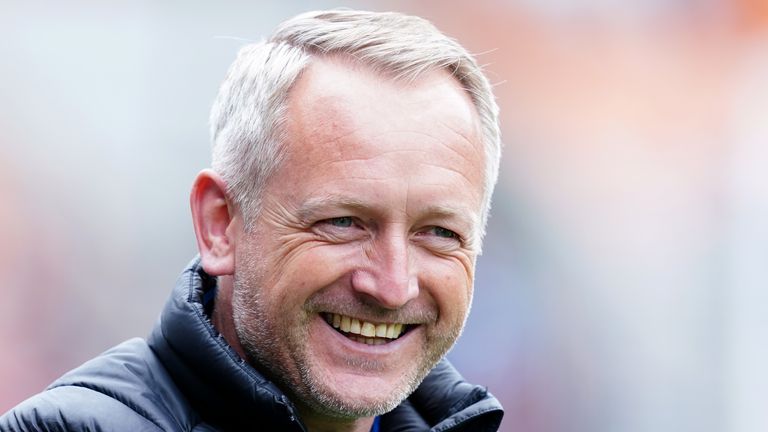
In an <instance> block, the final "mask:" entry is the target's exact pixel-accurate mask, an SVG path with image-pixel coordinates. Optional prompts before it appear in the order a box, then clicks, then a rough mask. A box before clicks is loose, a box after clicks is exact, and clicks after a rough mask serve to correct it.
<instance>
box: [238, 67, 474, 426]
mask: <svg viewBox="0 0 768 432" xmlns="http://www.w3.org/2000/svg"><path fill="white" fill-rule="evenodd" d="M287 119H288V120H287V123H286V132H287V135H286V137H285V142H286V143H287V158H286V159H285V161H284V162H283V164H282V165H281V168H280V169H279V170H278V172H277V173H276V174H275V175H274V176H273V177H272V178H271V179H270V182H269V184H268V185H267V187H266V189H265V192H264V198H263V205H262V207H261V209H262V210H261V213H260V215H259V216H258V218H257V220H256V221H255V224H254V227H253V229H252V230H251V231H250V232H248V233H244V232H240V233H239V234H238V237H237V240H236V242H237V243H236V264H235V275H234V279H235V289H234V309H235V311H234V319H235V327H236V330H237V334H238V338H239V339H240V342H241V344H242V345H243V348H244V350H245V352H246V355H247V356H248V357H249V361H251V362H252V363H253V364H255V365H256V366H257V367H258V368H259V369H261V370H262V371H265V372H266V374H267V375H268V376H269V377H270V378H271V379H273V380H275V381H276V382H277V383H278V385H280V386H281V387H282V388H283V390H285V391H286V392H288V393H289V394H291V395H292V396H293V397H294V400H295V401H296V402H297V403H298V404H299V405H300V406H304V407H306V408H308V409H311V410H312V411H313V412H316V413H321V414H322V415H329V416H334V417H363V416H370V415H374V414H380V413H383V412H386V411H389V410H391V409H392V408H394V407H395V406H396V405H397V404H398V403H400V401H401V400H402V399H404V398H405V397H407V396H408V395H409V394H410V393H411V392H412V391H413V390H414V389H415V388H416V386H417V385H418V383H420V382H421V380H422V379H423V378H424V376H425V375H426V374H427V373H428V372H429V370H430V369H431V368H432V367H433V366H434V364H435V363H436V362H437V361H438V360H439V359H440V358H441V357H442V356H443V355H444V354H445V353H446V351H447V350H448V349H449V348H450V347H451V346H452V345H453V343H454V342H455V340H456V338H457V337H458V335H459V333H460V332H461V329H462V326H463V324H464V320H465V318H466V315H467V312H468V310H469V306H470V302H471V298H472V282H473V273H474V265H475V257H476V249H477V246H478V243H479V239H478V238H477V237H476V236H477V235H478V232H479V226H478V225H479V220H480V214H479V212H480V207H481V203H482V198H483V191H482V185H483V172H484V171H483V169H484V160H483V149H482V145H481V142H480V138H479V135H478V130H479V128H478V120H477V116H476V113H475V111H474V108H473V106H472V105H471V103H470V101H469V99H468V97H467V96H466V95H465V93H464V91H463V90H462V89H461V88H460V87H459V85H458V83H457V82H455V80H454V79H453V78H452V77H450V76H449V75H448V74H447V73H444V72H434V73H433V74H431V75H428V76H426V77H425V78H423V79H421V80H420V81H419V82H417V83H415V84H403V83H396V82H393V81H391V80H389V79H386V78H383V77H381V76H378V75H376V74H375V73H374V72H372V71H370V70H368V69H366V68H363V67H360V66H350V65H349V64H347V63H344V62H343V61H342V60H339V59H336V60H328V59H326V60H316V61H315V62H314V63H313V64H312V65H311V66H310V67H309V68H308V69H307V70H306V71H305V73H304V75H303V76H302V77H301V78H300V79H299V80H298V81H297V83H296V86H295V87H294V88H293V90H292V93H291V96H290V101H289V107H288V112H287Z"/></svg>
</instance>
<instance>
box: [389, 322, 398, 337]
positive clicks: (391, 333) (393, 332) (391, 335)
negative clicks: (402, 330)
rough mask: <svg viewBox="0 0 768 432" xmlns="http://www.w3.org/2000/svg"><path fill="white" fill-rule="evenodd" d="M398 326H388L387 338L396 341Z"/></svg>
mask: <svg viewBox="0 0 768 432" xmlns="http://www.w3.org/2000/svg"><path fill="white" fill-rule="evenodd" d="M396 325H397V324H389V325H387V337H388V338H390V339H394V338H395V326H396ZM398 334H399V333H398Z"/></svg>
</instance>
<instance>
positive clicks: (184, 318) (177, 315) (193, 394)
mask: <svg viewBox="0 0 768 432" xmlns="http://www.w3.org/2000/svg"><path fill="white" fill-rule="evenodd" d="M215 285H216V280H215V278H212V277H210V276H208V275H207V274H206V273H205V272H204V271H203V269H202V268H201V266H200V262H199V259H195V260H193V261H192V263H191V264H190V265H189V266H188V267H187V269H186V270H185V271H184V272H183V273H182V275H181V276H180V278H179V280H178V282H177V285H176V287H175V289H174V290H173V293H172V295H171V298H170V299H169V300H168V302H167V304H166V306H165V308H164V310H163V312H162V314H161V316H160V320H159V322H158V324H157V325H156V326H155V328H154V330H153V331H152V333H151V334H150V336H149V338H147V340H144V339H138V338H137V339H131V340H128V341H126V342H123V343H122V344H120V345H118V346H116V347H114V348H112V349H110V350H109V351H107V352H105V353H104V354H102V355H100V356H98V357H96V358H94V359H93V360H90V361H88V362H86V363H85V364H83V365H82V366H80V367H78V368H77V369H74V370H72V371H71V372H68V373H67V374H65V375H64V376H63V377H61V378H59V379H58V380H57V381H55V382H54V383H53V384H51V385H50V386H49V387H48V388H47V389H46V390H45V391H44V392H42V393H40V394H38V395H36V396H33V397H32V398H30V399H27V400H26V401H24V402H22V403H21V404H20V405H18V406H16V407H15V408H13V409H12V410H10V411H9V412H7V413H5V414H4V415H3V416H2V417H0V431H3V432H11V431H230V430H232V431H234V430H237V431H242V430H254V431H296V432H299V431H303V432H305V431H306V428H305V426H304V425H303V424H302V422H301V420H300V419H299V417H298V414H297V412H296V409H295V407H294V405H293V404H292V403H291V401H290V400H289V399H288V397H287V396H286V395H285V394H284V393H283V392H282V391H281V390H280V389H278V388H277V387H276V386H275V385H274V384H273V383H271V382H270V381H268V380H266V379H265V378H264V377H263V376H262V375H261V374H260V373H259V372H258V371H257V370H256V369H254V368H252V367H251V366H250V365H249V364H248V363H246V362H245V361H244V360H243V359H242V358H240V357H239V356H238V355H237V354H236V353H235V351H234V350H233V349H232V348H231V347H230V346H229V345H228V344H227V342H226V341H225V340H224V338H223V337H222V336H221V335H220V334H219V333H218V332H217V331H216V329H214V328H213V326H212V325H211V321H210V320H209V318H208V312H209V310H208V309H209V307H208V306H204V300H203V299H204V298H206V293H209V296H210V293H211V292H212V290H214V289H215ZM502 415H503V411H502V408H501V405H500V404H499V402H498V401H497V400H496V398H495V397H493V396H492V395H491V394H490V393H489V392H488V391H486V390H485V389H484V388H482V387H479V386H475V385H472V384H469V383H467V382H465V381H464V380H463V378H462V377H461V376H460V375H459V374H458V372H457V371H456V370H455V369H454V368H453V366H451V365H450V364H449V363H448V362H447V361H446V360H443V361H442V362H440V363H439V364H438V365H437V366H436V367H435V368H434V369H433V370H432V372H431V373H430V374H429V375H428V376H427V378H426V379H425V380H424V381H423V382H422V384H421V386H420V387H419V388H418V389H417V390H416V391H415V392H414V393H413V394H412V395H411V396H410V397H409V398H408V399H407V400H405V401H404V402H403V403H402V404H400V406H398V407H397V408H395V409H394V410H393V411H391V412H389V413H387V414H385V415H383V416H382V417H381V419H380V431H381V432H390V431H391V432H395V431H398V432H406V431H434V432H447V431H452V432H458V431H467V432H469V431H472V432H483V431H496V430H497V429H498V427H499V424H500V422H501V417H502Z"/></svg>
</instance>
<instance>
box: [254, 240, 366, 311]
mask: <svg viewBox="0 0 768 432" xmlns="http://www.w3.org/2000/svg"><path fill="white" fill-rule="evenodd" d="M355 251H356V254H355V253H354V252H355ZM359 255H360V249H359V247H357V248H354V251H352V250H351V248H350V247H345V246H340V245H325V244H321V245H311V246H307V247H303V248H301V249H300V250H295V251H294V252H293V253H291V254H289V255H286V256H285V257H284V258H283V259H281V260H279V261H273V264H271V266H272V268H273V269H274V270H275V272H274V273H273V277H272V278H270V279H271V282H270V283H269V285H270V287H268V288H267V289H270V290H271V291H273V292H272V293H271V294H272V295H273V296H274V298H278V299H280V301H281V303H283V304H294V303H296V302H297V301H302V302H303V301H304V300H306V298H307V297H309V296H310V295H312V294H313V293H315V292H317V291H319V290H321V289H323V288H324V287H326V286H329V285H332V284H333V283H335V282H336V281H338V280H339V279H341V278H342V277H343V276H344V275H345V274H349V273H350V271H351V269H353V268H354V266H355V264H354V263H355V262H356V257H359Z"/></svg>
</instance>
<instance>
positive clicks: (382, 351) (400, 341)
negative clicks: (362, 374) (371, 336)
mask: <svg viewBox="0 0 768 432" xmlns="http://www.w3.org/2000/svg"><path fill="white" fill-rule="evenodd" d="M315 321H316V324H317V325H319V326H320V327H322V328H323V329H324V331H325V333H331V335H332V336H331V337H332V338H333V340H337V341H339V343H341V344H342V345H343V346H344V348H346V349H348V350H351V351H355V352H359V353H361V354H375V355H386V354H389V353H393V352H395V351H398V350H400V349H401V348H402V347H403V345H405V344H406V343H408V341H409V340H411V339H412V338H413V337H414V336H415V333H417V332H419V331H421V326H417V327H415V328H412V329H411V330H410V331H408V332H407V333H405V334H403V335H402V336H400V337H399V338H397V339H393V340H392V341H391V342H387V343H383V344H381V345H368V344H365V343H360V342H355V341H353V340H352V339H350V338H348V337H346V336H344V335H343V334H341V333H339V332H338V331H336V330H335V329H334V328H333V327H331V326H330V325H329V324H328V322H327V321H326V320H325V319H324V318H323V317H322V316H320V315H317V316H316V318H315ZM317 321H319V322H317ZM323 337H326V336H325V335H323Z"/></svg>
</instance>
